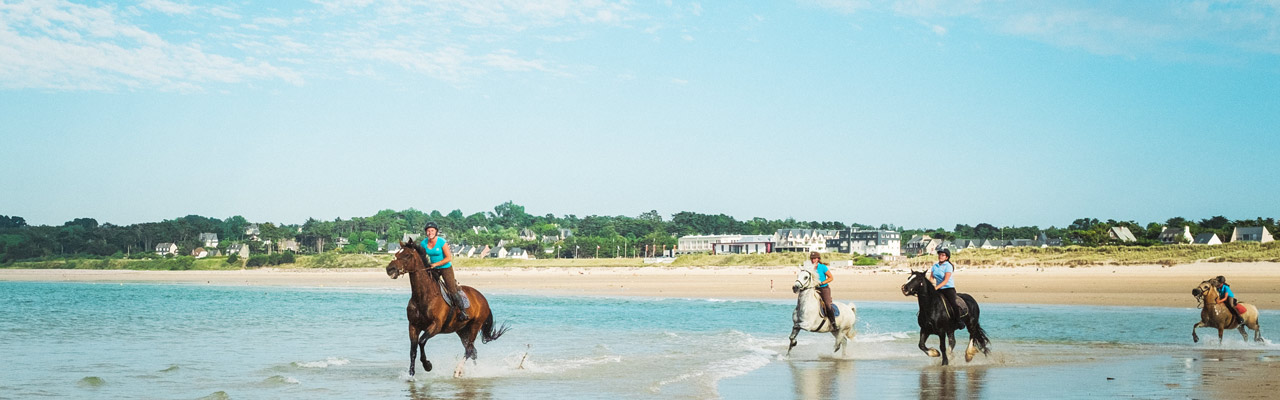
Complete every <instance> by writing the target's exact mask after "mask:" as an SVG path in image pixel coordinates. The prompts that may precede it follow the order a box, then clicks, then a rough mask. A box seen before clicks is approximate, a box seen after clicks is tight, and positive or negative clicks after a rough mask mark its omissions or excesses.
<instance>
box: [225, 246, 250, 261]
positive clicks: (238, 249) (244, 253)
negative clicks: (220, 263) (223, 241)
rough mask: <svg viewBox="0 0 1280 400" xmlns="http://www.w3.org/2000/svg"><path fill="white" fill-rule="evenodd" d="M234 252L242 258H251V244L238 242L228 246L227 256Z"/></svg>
mask: <svg viewBox="0 0 1280 400" xmlns="http://www.w3.org/2000/svg"><path fill="white" fill-rule="evenodd" d="M232 254H235V255H237V256H238V257H240V258H249V245H247V244H241V243H236V244H233V245H229V246H227V256H231V255H232Z"/></svg>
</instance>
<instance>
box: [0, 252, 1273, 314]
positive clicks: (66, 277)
mask: <svg viewBox="0 0 1280 400" xmlns="http://www.w3.org/2000/svg"><path fill="white" fill-rule="evenodd" d="M834 274H835V282H833V283H832V286H833V289H834V291H835V296H836V297H837V298H838V299H840V300H845V301H866V300H875V301H910V299H909V298H905V297H903V296H902V294H901V292H900V291H899V290H900V289H899V288H900V286H901V285H902V283H903V282H904V280H905V279H906V274H905V272H903V271H902V270H898V271H886V270H884V269H852V268H836V269H834ZM1217 275H1225V276H1227V278H1228V281H1229V282H1231V283H1232V287H1233V289H1234V291H1235V293H1236V294H1237V295H1238V296H1240V299H1241V300H1242V301H1245V302H1249V303H1253V304H1255V305H1257V306H1258V307H1259V308H1261V309H1277V308H1280V263H1197V264H1187V265H1178V266H1173V267H1161V266H1156V265H1151V266H1100V267H1079V268H1068V267H1050V268H1044V269H1039V268H1034V267H989V268H984V267H968V268H963V269H961V270H960V271H959V272H958V273H957V277H956V281H957V286H958V287H959V288H960V291H961V292H964V293H970V294H973V295H974V296H975V297H976V298H978V301H980V302H990V303H1021V304H1061V305H1122V306H1155V307H1195V306H1196V301H1195V299H1194V298H1193V297H1192V296H1191V289H1192V288H1193V287H1194V286H1195V285H1196V284H1198V283H1199V282H1200V281H1202V280H1205V279H1208V278H1211V277H1214V276H1217ZM458 279H459V281H461V283H462V284H464V285H471V286H475V287H477V288H480V289H481V290H483V291H486V292H495V293H532V294H549V295H591V296H647V297H679V298H721V299H791V298H794V297H793V296H794V295H793V294H792V293H791V284H792V282H793V281H794V279H795V268H794V267H704V268H678V267H645V268H463V269H459V271H458ZM0 281H58V282H63V281H73V282H157V283H192V284H216V285H268V286H299V287H374V288H381V287H386V288H396V287H400V288H403V287H406V286H407V285H408V283H407V281H406V280H405V279H403V278H401V279H399V280H391V279H388V278H387V275H386V273H385V271H383V270H382V269H351V270H316V269H275V268H264V269H255V270H242V271H122V270H105V271H103V270H21V269H0Z"/></svg>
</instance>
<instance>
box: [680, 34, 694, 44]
mask: <svg viewBox="0 0 1280 400" xmlns="http://www.w3.org/2000/svg"><path fill="white" fill-rule="evenodd" d="M680 38H681V39H684V41H686V42H692V41H693V35H690V34H688V33H686V34H683V35H680Z"/></svg>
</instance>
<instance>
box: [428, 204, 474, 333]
mask: <svg viewBox="0 0 1280 400" xmlns="http://www.w3.org/2000/svg"><path fill="white" fill-rule="evenodd" d="M422 230H423V233H426V238H423V239H422V242H421V243H419V244H421V245H422V248H423V249H426V252H427V267H428V268H433V269H435V270H436V271H437V272H439V273H440V277H442V278H444V286H445V289H446V290H448V293H445V296H452V297H453V310H454V311H455V312H457V313H458V319H459V320H462V321H466V320H468V319H471V316H469V315H467V308H469V307H470V306H471V304H470V301H469V300H468V299H467V295H466V294H465V293H462V289H461V288H459V287H458V280H457V279H456V278H454V276H453V250H450V249H449V242H448V241H446V240H444V238H442V237H440V227H439V226H437V225H436V223H435V222H428V223H427V226H425V227H423V228H422Z"/></svg>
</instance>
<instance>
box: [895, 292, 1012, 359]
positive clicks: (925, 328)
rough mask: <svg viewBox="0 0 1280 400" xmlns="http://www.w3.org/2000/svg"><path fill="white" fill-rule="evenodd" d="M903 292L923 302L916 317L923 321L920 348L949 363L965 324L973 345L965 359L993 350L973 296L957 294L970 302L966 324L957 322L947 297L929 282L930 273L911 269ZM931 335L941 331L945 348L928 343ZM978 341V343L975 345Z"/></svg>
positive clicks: (940, 341)
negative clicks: (949, 341)
mask: <svg viewBox="0 0 1280 400" xmlns="http://www.w3.org/2000/svg"><path fill="white" fill-rule="evenodd" d="M902 295H903V296H916V298H917V300H919V302H920V312H919V314H917V315H916V320H917V321H918V322H919V323H920V351H923V352H925V354H928V355H929V357H937V356H938V355H939V354H941V355H942V365H947V364H948V358H947V356H948V353H950V352H951V351H950V350H953V349H955V347H956V333H955V332H956V330H957V329H964V328H965V327H968V329H969V347H968V348H966V349H965V351H964V361H965V362H969V361H973V356H974V355H976V354H978V351H982V354H983V355H986V354H990V353H991V349H990V348H989V347H988V345H989V344H990V342H991V341H990V340H989V339H987V332H986V331H983V330H982V326H981V325H978V314H979V312H978V302H977V301H975V300H974V299H973V296H970V295H968V294H964V293H960V294H957V295H956V298H957V299H959V300H961V301H963V302H965V304H967V305H968V306H969V315H967V316H965V317H964V318H963V320H962V321H961V322H963V323H962V324H957V323H956V322H955V321H953V320H952V319H951V316H950V315H949V314H948V313H947V306H946V300H943V298H942V295H941V294H938V290H937V289H934V287H933V282H929V276H928V275H927V274H926V273H925V272H924V271H920V272H916V271H911V277H910V278H908V279H907V283H906V284H904V285H902ZM930 335H938V343H939V347H941V348H942V351H941V352H939V351H938V350H935V349H931V348H928V347H926V346H925V344H924V342H925V340H927V339H929V336H930ZM948 339H950V340H951V347H950V348H948V347H947V340H948ZM975 345H976V346H977V347H974V346H975Z"/></svg>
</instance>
